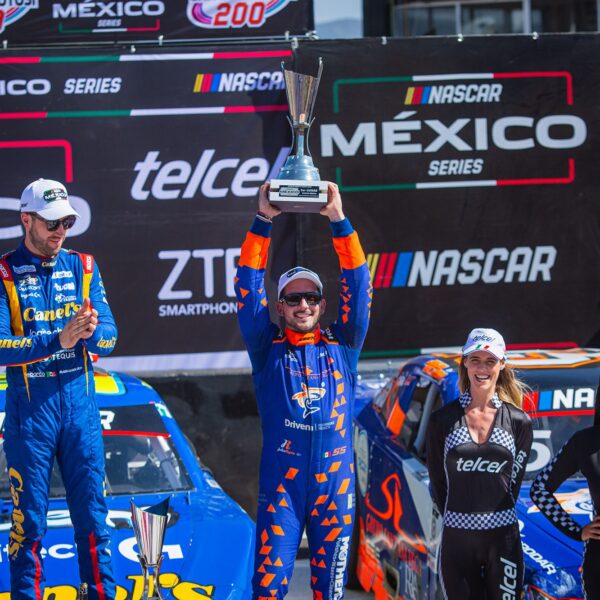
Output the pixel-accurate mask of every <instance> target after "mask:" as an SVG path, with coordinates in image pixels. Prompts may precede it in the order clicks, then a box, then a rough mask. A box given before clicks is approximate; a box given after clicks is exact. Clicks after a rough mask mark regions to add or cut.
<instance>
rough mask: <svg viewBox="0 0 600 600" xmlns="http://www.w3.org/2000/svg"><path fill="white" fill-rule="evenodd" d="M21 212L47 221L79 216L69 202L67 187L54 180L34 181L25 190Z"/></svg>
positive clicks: (22, 195)
mask: <svg viewBox="0 0 600 600" xmlns="http://www.w3.org/2000/svg"><path fill="white" fill-rule="evenodd" d="M21 212H31V213H36V214H37V215H39V216H40V217H42V219H46V220H47V221H54V220H56V219H62V218H63V217H68V216H69V215H75V216H76V217H78V216H79V214H78V213H77V211H76V210H75V209H74V208H73V207H72V206H71V203H70V202H69V195H68V194H67V190H66V188H65V186H64V185H63V184H62V183H60V182H58V181H53V180H52V179H38V180H36V181H32V182H31V183H30V184H29V185H28V186H27V187H26V188H25V189H24V190H23V193H22V194H21Z"/></svg>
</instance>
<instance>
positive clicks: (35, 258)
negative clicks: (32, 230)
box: [17, 240, 60, 267]
mask: <svg viewBox="0 0 600 600" xmlns="http://www.w3.org/2000/svg"><path fill="white" fill-rule="evenodd" d="M17 250H18V251H19V252H21V253H22V254H23V255H24V256H25V257H26V258H27V260H29V261H31V264H33V265H38V266H43V267H50V266H53V264H54V263H55V262H56V261H57V260H58V257H59V254H60V253H59V254H57V255H56V256H54V257H53V258H50V257H47V256H40V255H39V254H34V253H33V252H31V250H29V248H27V246H26V245H25V240H23V241H22V242H21V243H20V244H19V247H18V248H17Z"/></svg>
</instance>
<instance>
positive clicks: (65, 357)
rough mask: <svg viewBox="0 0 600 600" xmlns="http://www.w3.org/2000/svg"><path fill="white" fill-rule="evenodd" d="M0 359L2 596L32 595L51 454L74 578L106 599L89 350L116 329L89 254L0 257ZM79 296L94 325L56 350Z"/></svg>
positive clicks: (36, 589) (100, 468) (21, 251)
mask: <svg viewBox="0 0 600 600" xmlns="http://www.w3.org/2000/svg"><path fill="white" fill-rule="evenodd" d="M0 277H1V278H2V283H3V285H0V364H3V365H9V366H8V368H7V369H6V378H7V382H8V389H7V391H6V419H5V424H4V449H5V452H6V457H7V463H8V476H9V480H10V486H11V495H12V500H13V513H12V528H11V530H10V537H9V542H8V556H9V563H10V574H11V598H12V600H21V599H25V598H27V599H32V600H42V599H43V597H44V591H43V589H42V582H43V580H44V573H43V564H42V537H43V535H44V533H45V531H46V513H47V510H48V490H49V487H50V477H51V473H52V467H53V464H54V459H55V457H56V459H57V460H58V464H59V466H60V469H61V474H62V479H63V483H64V485H65V489H66V492H67V503H68V506H69V512H70V514H71V520H72V521H73V526H74V529H75V541H76V543H77V553H78V557H79V573H80V577H81V582H85V583H87V584H88V589H89V597H90V599H94V600H95V599H101V600H112V599H114V597H115V583H114V580H113V575H112V567H111V562H110V552H109V549H108V545H109V541H110V533H109V530H108V528H107V526H106V516H107V509H106V504H105V500H104V448H103V444H102V437H101V436H102V432H101V428H100V415H99V413H98V408H97V406H96V400H95V390H94V373H93V368H92V364H91V360H90V357H89V352H93V353H95V354H99V355H105V354H108V353H109V352H110V351H111V350H112V349H113V347H114V346H115V342H116V337H117V328H116V326H115V322H114V319H113V316H112V313H111V311H110V308H109V306H108V303H107V300H106V295H105V292H104V286H103V283H102V278H101V276H100V272H99V270H98V267H97V265H96V263H95V261H94V258H93V257H92V256H90V255H86V254H79V253H76V252H70V251H68V250H61V251H60V252H59V254H58V255H57V256H56V257H55V258H54V259H44V258H40V257H38V256H35V255H33V254H31V253H30V252H29V251H28V250H27V248H26V247H25V245H24V244H21V245H20V246H19V247H18V248H17V249H16V250H15V251H14V252H11V253H9V254H6V255H4V256H3V257H2V259H0ZM85 297H89V298H90V300H91V304H92V307H93V308H95V309H96V310H97V311H98V321H99V323H98V326H97V328H96V330H95V332H94V334H93V335H92V336H91V337H90V338H89V339H87V340H85V341H84V342H82V341H79V342H78V343H77V344H76V345H75V347H74V348H70V349H64V350H63V349H62V348H61V345H60V341H59V337H58V336H59V333H60V331H61V330H62V329H63V328H64V326H65V325H66V324H67V322H68V321H69V320H70V319H71V318H72V317H73V316H74V315H75V313H76V312H77V311H78V310H79V308H80V307H81V304H82V301H83V298H85Z"/></svg>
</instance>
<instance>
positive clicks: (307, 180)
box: [269, 58, 327, 212]
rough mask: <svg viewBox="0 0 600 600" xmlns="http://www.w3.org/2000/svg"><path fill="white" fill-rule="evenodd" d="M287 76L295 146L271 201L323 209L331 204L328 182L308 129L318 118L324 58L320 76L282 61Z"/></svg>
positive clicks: (296, 208)
mask: <svg viewBox="0 0 600 600" xmlns="http://www.w3.org/2000/svg"><path fill="white" fill-rule="evenodd" d="M281 68H282V70H283V76H284V79H285V91H286V94H287V101H288V106H289V109H290V115H289V117H288V121H289V123H290V126H291V128H292V136H293V140H292V148H291V150H290V154H289V156H288V157H287V160H286V161H285V164H284V165H283V167H282V168H281V171H280V172H279V177H278V178H277V179H272V180H271V189H270V192H269V202H271V203H272V204H275V205H276V206H277V207H278V208H279V209H280V210H282V211H284V212H319V211H320V210H321V208H323V207H324V206H325V205H326V204H327V182H326V181H321V180H320V177H319V169H317V167H315V165H314V164H313V159H312V157H311V155H310V152H309V149H308V132H309V129H310V126H311V125H312V123H313V121H314V119H313V118H312V113H313V108H314V105H315V100H316V97H317V90H318V89H319V81H321V73H322V71H323V60H322V59H321V58H319V72H318V74H317V76H316V77H313V76H312V75H305V74H303V73H295V72H294V71H288V70H286V68H285V65H284V64H283V63H281Z"/></svg>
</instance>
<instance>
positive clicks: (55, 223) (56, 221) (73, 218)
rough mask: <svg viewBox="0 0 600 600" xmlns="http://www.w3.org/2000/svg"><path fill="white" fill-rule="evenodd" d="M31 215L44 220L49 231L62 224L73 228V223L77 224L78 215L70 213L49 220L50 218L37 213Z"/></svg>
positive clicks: (67, 227)
mask: <svg viewBox="0 0 600 600" xmlns="http://www.w3.org/2000/svg"><path fill="white" fill-rule="evenodd" d="M31 216H32V217H33V218H34V219H37V220H38V221H42V222H43V223H45V224H46V228H47V229H48V231H56V230H57V229H58V228H59V227H60V225H62V226H63V227H64V228H65V229H71V227H73V225H75V221H76V220H77V217H76V216H75V215H69V216H68V217H63V218H62V219H52V220H51V221H49V220H48V219H44V218H43V217H40V216H39V215H36V214H35V213H31Z"/></svg>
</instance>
